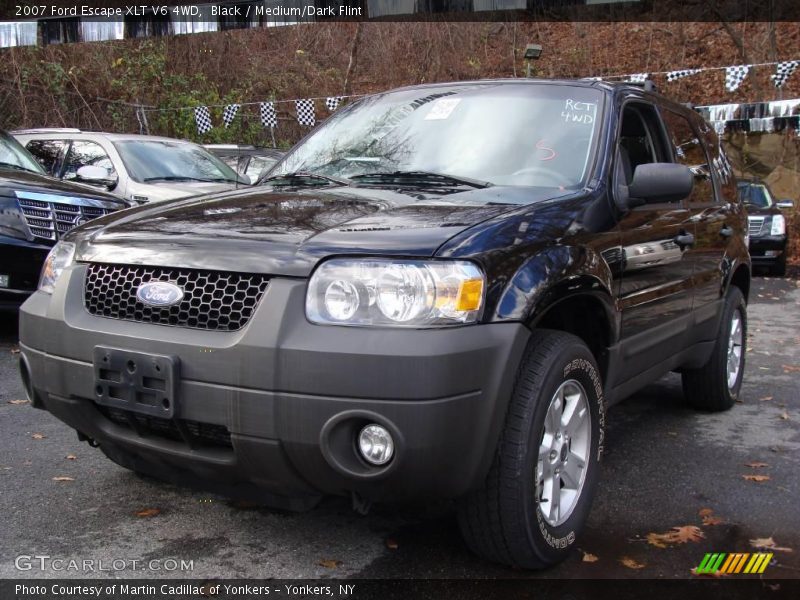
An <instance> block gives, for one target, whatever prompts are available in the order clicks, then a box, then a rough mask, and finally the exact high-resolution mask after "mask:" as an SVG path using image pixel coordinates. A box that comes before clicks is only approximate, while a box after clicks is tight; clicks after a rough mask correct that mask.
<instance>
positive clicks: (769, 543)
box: [750, 536, 794, 552]
mask: <svg viewBox="0 0 800 600" xmlns="http://www.w3.org/2000/svg"><path fill="white" fill-rule="evenodd" d="M750 545H751V546H752V547H753V548H758V549H760V550H772V551H774V552H794V550H792V549H791V548H786V547H783V546H778V545H777V544H775V540H773V539H772V536H770V537H768V538H756V539H754V540H750Z"/></svg>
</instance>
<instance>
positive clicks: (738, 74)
mask: <svg viewBox="0 0 800 600" xmlns="http://www.w3.org/2000/svg"><path fill="white" fill-rule="evenodd" d="M749 72H750V65H736V66H735V67H725V89H726V90H728V91H729V92H735V91H736V90H738V89H739V86H740V85H742V82H743V81H744V78H745V77H747V74H748V73H749Z"/></svg>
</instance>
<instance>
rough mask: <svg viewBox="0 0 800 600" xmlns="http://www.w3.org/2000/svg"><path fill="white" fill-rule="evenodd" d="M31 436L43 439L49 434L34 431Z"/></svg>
mask: <svg viewBox="0 0 800 600" xmlns="http://www.w3.org/2000/svg"><path fill="white" fill-rule="evenodd" d="M31 437H32V438H33V439H35V440H43V439H44V438H46V437H47V436H46V435H45V434H43V433H33V434H31Z"/></svg>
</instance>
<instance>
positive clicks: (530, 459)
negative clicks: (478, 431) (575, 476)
mask: <svg viewBox="0 0 800 600" xmlns="http://www.w3.org/2000/svg"><path fill="white" fill-rule="evenodd" d="M569 379H574V380H576V381H578V382H579V383H580V384H581V385H582V386H583V388H584V390H585V391H586V394H587V396H588V398H587V400H588V404H589V414H590V416H591V436H592V437H591V444H590V453H589V460H588V461H587V469H588V470H587V472H586V476H585V479H584V483H583V488H582V489H581V495H580V498H579V499H578V504H577V505H576V506H575V508H574V509H573V511H572V514H571V515H570V516H569V518H568V519H567V520H566V521H565V522H564V523H562V524H561V525H558V526H556V527H553V526H551V525H550V524H549V523H547V521H545V519H544V516H543V514H542V511H541V508H540V507H539V503H538V501H537V489H536V488H537V481H536V480H537V477H536V475H535V474H536V467H537V462H538V457H539V444H540V441H541V437H542V433H543V431H544V421H545V416H546V414H547V409H548V407H549V405H550V400H551V399H552V397H553V394H554V393H555V392H556V390H557V389H558V387H559V386H560V385H561V384H562V383H563V382H564V381H567V380H569ZM531 400H533V401H534V402H535V403H536V404H535V409H534V413H533V418H532V419H531V423H530V431H529V435H528V448H527V453H526V456H525V459H524V461H523V465H522V469H523V473H522V477H523V480H524V493H523V494H522V497H523V499H524V502H525V503H526V506H525V507H523V509H524V510H525V513H526V515H527V523H526V524H527V531H528V536H529V541H530V544H531V546H532V547H533V548H534V550H535V551H536V553H537V554H538V555H539V556H540V557H541V559H543V560H544V561H546V562H547V563H553V562H557V561H560V560H563V558H564V556H566V555H567V554H568V553H569V552H570V551H571V550H572V548H573V547H574V545H575V541H576V539H577V537H578V534H579V533H580V531H581V530H582V529H583V525H584V523H585V522H586V519H587V517H588V516H589V511H590V509H591V504H592V497H593V496H594V491H595V488H596V487H597V478H598V474H599V462H600V459H601V457H602V453H603V436H604V432H605V427H604V426H605V407H604V397H603V386H602V380H601V378H600V373H599V371H598V369H597V365H596V364H595V361H594V358H593V357H592V355H591V353H590V352H589V351H588V349H587V348H586V347H585V346H584V345H583V343H582V342H580V340H577V339H576V340H575V343H574V344H571V345H569V346H567V347H565V348H564V349H563V351H562V352H561V353H560V354H559V355H558V356H557V359H556V360H555V361H554V362H553V366H552V368H551V369H550V370H549V372H548V374H547V376H546V377H545V381H544V384H543V385H542V387H541V388H540V397H539V398H535V399H531Z"/></svg>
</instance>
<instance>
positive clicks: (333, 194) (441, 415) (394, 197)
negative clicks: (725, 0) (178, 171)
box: [20, 80, 750, 568]
mask: <svg viewBox="0 0 800 600" xmlns="http://www.w3.org/2000/svg"><path fill="white" fill-rule="evenodd" d="M745 229H746V215H745V211H744V208H743V207H742V205H741V204H740V203H739V201H738V200H737V197H736V182H735V180H734V179H733V177H732V175H731V170H730V167H729V165H728V162H727V159H726V158H725V155H724V154H723V152H722V149H721V148H720V143H719V140H718V139H717V136H716V135H715V134H714V132H713V130H712V129H710V128H709V126H708V125H707V124H706V123H705V122H704V121H703V120H702V119H701V118H700V117H699V116H698V115H697V114H695V113H694V112H692V111H691V110H689V109H687V108H684V107H683V106H681V105H679V104H676V103H673V102H670V101H669V100H666V99H664V98H663V97H661V96H659V95H658V94H655V93H651V92H648V91H645V90H644V89H642V88H640V87H635V86H631V85H612V84H608V83H604V82H599V81H540V80H497V81H474V82H464V83H448V84H436V85H424V86H416V87H408V88H402V89H398V90H394V91H390V92H387V93H383V94H378V95H375V96H371V97H368V98H364V99H362V100H360V101H359V102H357V103H354V104H353V105H351V106H349V107H347V108H345V109H342V110H341V111H340V112H336V113H335V114H334V115H333V116H331V118H330V119H328V120H327V121H326V122H325V124H324V125H322V126H321V127H320V128H319V129H317V130H316V131H315V132H314V133H313V134H312V135H310V136H309V137H307V138H306V139H305V140H304V141H303V142H302V143H300V144H299V145H298V146H296V147H295V148H294V149H293V150H292V151H291V152H290V153H289V154H288V155H287V156H286V157H285V158H284V159H283V160H282V161H281V162H280V163H279V164H278V165H277V166H276V167H275V168H274V169H273V171H272V172H271V174H270V176H269V177H267V178H265V179H264V180H263V181H262V185H260V186H257V187H254V188H249V189H247V190H243V191H236V192H228V193H224V194H218V195H216V196H210V197H209V196H206V197H204V198H203V199H202V200H192V199H185V200H177V201H168V202H164V203H162V204H159V205H158V206H144V207H140V208H136V209H132V210H130V211H126V212H125V213H124V214H121V215H119V216H107V217H103V218H101V219H98V220H96V221H93V222H91V223H88V224H87V225H84V226H83V227H81V228H80V229H78V230H76V231H74V232H73V233H72V234H70V235H68V236H67V237H66V238H65V239H64V241H62V242H61V243H60V244H59V245H58V246H56V248H55V249H54V250H53V252H52V253H51V254H50V257H49V258H48V261H47V265H46V267H45V274H44V276H43V277H42V285H41V288H40V291H39V292H38V293H36V294H34V295H33V296H32V297H31V298H30V299H29V300H28V301H27V302H26V303H25V305H24V306H23V308H22V314H21V317H20V338H21V345H20V347H21V350H22V352H21V357H22V358H21V370H22V377H23V380H24V383H25V387H26V390H27V392H28V394H29V396H30V398H31V400H32V403H33V405H34V406H36V407H39V408H44V409H47V410H49V411H50V412H52V413H53V414H54V415H56V416H57V417H58V418H60V419H61V420H63V421H64V422H66V423H67V424H69V425H70V426H71V427H73V428H75V429H76V430H77V431H78V432H79V436H80V437H81V438H82V439H86V440H89V441H91V442H92V443H96V444H99V446H100V450H102V451H103V452H104V453H105V454H106V455H107V456H108V457H110V458H111V459H112V460H114V461H116V462H117V463H119V464H121V465H123V466H125V467H128V468H130V469H133V470H136V471H140V472H143V473H147V474H151V475H155V476H158V477H162V478H164V479H168V480H171V481H178V482H187V483H194V484H200V485H203V486H206V487H212V488H213V487H216V488H217V489H224V490H225V491H227V492H228V493H231V494H236V493H239V492H241V493H245V492H248V491H250V492H255V493H256V494H258V496H259V498H261V499H262V500H263V501H266V502H268V503H271V504H273V505H275V506H280V507H286V508H292V509H304V508H310V507H311V506H313V505H314V504H315V503H316V502H317V501H318V500H319V499H320V497H322V496H323V495H325V494H339V495H343V494H347V495H352V497H353V500H354V504H355V505H357V506H360V507H361V508H365V507H366V506H367V505H368V504H369V503H370V502H372V501H393V502H407V501H412V500H421V499H429V498H452V499H455V500H456V501H457V504H458V510H459V519H460V524H461V528H462V530H463V534H464V537H465V538H466V540H467V543H468V544H469V546H470V547H471V548H472V549H473V550H474V551H475V552H477V553H478V554H480V555H482V556H484V557H486V558H488V559H491V560H494V561H499V562H502V563H506V564H509V565H516V566H520V567H526V568H537V567H543V566H546V565H551V564H554V563H556V562H558V561H560V560H562V559H563V558H564V557H565V556H566V555H567V554H568V552H569V551H570V549H571V548H573V547H574V546H575V543H576V536H577V535H578V534H579V533H580V531H581V528H582V527H583V524H584V522H585V520H586V517H587V515H588V513H589V508H590V504H591V500H592V496H593V495H594V492H595V487H596V483H597V478H598V472H599V461H600V456H601V454H602V450H603V431H604V430H603V425H604V414H605V413H604V411H605V408H606V407H607V406H608V405H610V404H612V403H614V402H617V401H619V400H621V399H622V398H624V397H625V396H627V395H629V394H631V393H633V392H635V391H636V390H638V389H640V388H641V387H642V386H644V385H645V384H647V383H649V382H651V381H653V380H655V379H657V378H659V377H661V376H662V375H664V374H665V373H668V372H669V371H674V370H678V371H680V372H681V374H682V377H683V384H684V390H685V395H686V398H687V400H688V402H690V403H691V404H692V405H694V406H696V407H698V408H700V409H704V410H725V409H728V408H730V407H731V406H733V404H734V401H735V400H736V398H737V396H738V394H739V390H740V388H741V384H742V375H743V373H744V358H745V354H744V352H743V349H744V347H743V344H744V340H745V338H746V329H747V326H746V323H747V313H746V304H745V303H746V298H747V294H748V290H749V287H750V259H749V256H748V253H747V245H746V243H745ZM665 460H669V458H668V457H665Z"/></svg>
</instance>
